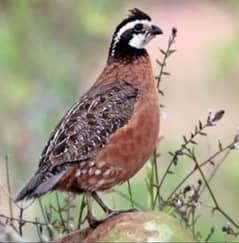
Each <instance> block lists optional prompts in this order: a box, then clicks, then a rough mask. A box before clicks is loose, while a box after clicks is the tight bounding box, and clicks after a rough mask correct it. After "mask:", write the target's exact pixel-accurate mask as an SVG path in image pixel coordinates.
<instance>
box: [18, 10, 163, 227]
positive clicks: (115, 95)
mask: <svg viewBox="0 0 239 243" xmlns="http://www.w3.org/2000/svg"><path fill="white" fill-rule="evenodd" d="M160 34H163V32H162V30H161V28H160V27H159V26H157V25H155V24H154V23H153V22H152V19H151V17H150V16H149V15H148V14H146V13H145V12H143V11H142V10H140V9H138V8H134V9H131V10H129V14H128V15H127V16H126V17H125V18H124V19H123V20H122V21H121V22H120V23H119V25H118V26H117V27H116V29H115V31H114V33H113V37H112V40H111V44H110V48H109V51H108V57H107V59H106V64H105V67H104V68H103V71H102V72H101V74H100V75H99V77H98V78H97V80H96V82H95V83H94V84H93V85H92V86H91V88H90V89H89V90H88V91H87V92H86V93H85V94H84V95H83V96H82V97H81V98H80V99H79V100H78V101H77V102H76V103H75V104H74V105H73V106H72V107H71V108H70V109H69V110H68V111H67V112H66V114H65V115H64V116H63V118H62V119H61V120H60V122H59V123H58V125H57V126H56V128H55V129H54V131H53V132H52V133H51V135H50V138H49V140H48V143H47V144H46V146H45V148H44V149H43V151H42V153H41V156H40V161H39V165H38V169H37V170H36V173H35V174H34V176H33V177H32V178H31V179H30V181H29V182H28V183H27V185H26V186H25V187H24V188H23V189H22V190H21V191H20V192H19V194H18V195H17V197H16V202H18V201H21V200H29V199H36V198H39V197H40V196H42V195H44V194H46V193H48V192H50V191H66V192H72V193H76V194H84V195H85V196H86V199H87V206H88V210H87V216H86V218H87V220H88V223H89V225H90V226H92V227H95V226H96V225H97V222H101V221H100V220H98V219H96V218H95V217H94V215H93V212H92V202H93V199H94V200H95V201H96V202H97V203H98V204H99V205H100V206H101V208H102V209H103V210H104V212H105V213H106V215H107V216H112V215H116V214H118V213H120V212H122V211H124V210H114V209H111V208H110V207H109V206H108V205H106V204H105V203H104V201H103V200H102V199H101V197H100V196H99V192H101V191H106V190H109V189H111V188H112V187H114V186H116V185H119V184H121V183H123V182H126V181H128V180H129V179H130V178H131V177H133V176H134V175H135V174H136V173H137V172H138V171H139V170H140V169H141V168H142V167H143V166H144V164H145V163H146V161H147V160H148V159H149V157H150V155H151V154H152V152H153V150H154V148H155V145H156V142H157V138H158V134H159V124H160V111H159V108H160V103H159V93H158V90H157V87H156V82H155V78H154V75H153V71H152V64H151V59H150V56H149V54H148V52H147V50H146V46H147V44H148V43H149V42H150V41H151V40H152V39H154V38H155V37H156V36H158V35H160ZM130 210H131V209H129V211H130ZM125 211H126V210H125ZM107 216H106V217H105V218H107Z"/></svg>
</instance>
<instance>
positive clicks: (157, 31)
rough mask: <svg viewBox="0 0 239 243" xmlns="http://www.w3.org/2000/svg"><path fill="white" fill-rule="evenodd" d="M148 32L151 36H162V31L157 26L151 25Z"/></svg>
mask: <svg viewBox="0 0 239 243" xmlns="http://www.w3.org/2000/svg"><path fill="white" fill-rule="evenodd" d="M149 32H150V33H151V34H152V35H162V34H163V31H162V30H161V29H160V28H159V27H158V26H157V25H152V26H151V28H150V30H149Z"/></svg>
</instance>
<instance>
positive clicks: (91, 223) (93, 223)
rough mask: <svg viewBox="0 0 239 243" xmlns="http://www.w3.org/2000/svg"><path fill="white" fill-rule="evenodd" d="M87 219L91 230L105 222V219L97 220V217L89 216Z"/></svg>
mask: <svg viewBox="0 0 239 243" xmlns="http://www.w3.org/2000/svg"><path fill="white" fill-rule="evenodd" d="M86 219H87V221H88V224H89V226H90V227H91V228H93V229H94V228H96V227H97V226H98V225H99V224H101V223H103V222H104V219H103V220H101V219H97V218H96V217H94V216H93V215H87V216H86Z"/></svg>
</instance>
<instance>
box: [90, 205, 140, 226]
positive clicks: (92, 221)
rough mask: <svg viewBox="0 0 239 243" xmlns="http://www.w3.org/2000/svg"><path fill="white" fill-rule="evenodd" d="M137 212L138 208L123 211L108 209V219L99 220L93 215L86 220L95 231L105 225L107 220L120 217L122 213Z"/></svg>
mask: <svg viewBox="0 0 239 243" xmlns="http://www.w3.org/2000/svg"><path fill="white" fill-rule="evenodd" d="M137 211H138V210H137V209H136V208H129V209H122V210H114V209H108V210H107V212H106V217H104V218H103V219H97V218H95V217H94V216H93V215H91V214H88V215H87V217H86V219H87V221H88V223H89V225H90V227H91V228H93V229H94V228H96V227H97V226H98V225H100V224H102V223H104V222H105V221H106V220H108V219H110V218H113V217H115V216H118V215H120V214H122V213H131V212H137Z"/></svg>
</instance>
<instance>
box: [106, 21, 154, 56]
mask: <svg viewBox="0 0 239 243" xmlns="http://www.w3.org/2000/svg"><path fill="white" fill-rule="evenodd" d="M140 23H141V24H151V21H150V20H139V19H136V20H134V21H132V22H129V23H127V24H126V25H124V26H122V27H121V28H120V29H119V31H118V32H117V33H116V36H115V37H114V43H113V47H112V53H111V55H112V56H114V49H115V46H116V44H117V43H118V41H119V40H120V37H121V35H122V34H123V33H124V32H125V31H126V30H129V29H132V28H133V27H134V26H135V25H136V24H140Z"/></svg>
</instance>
